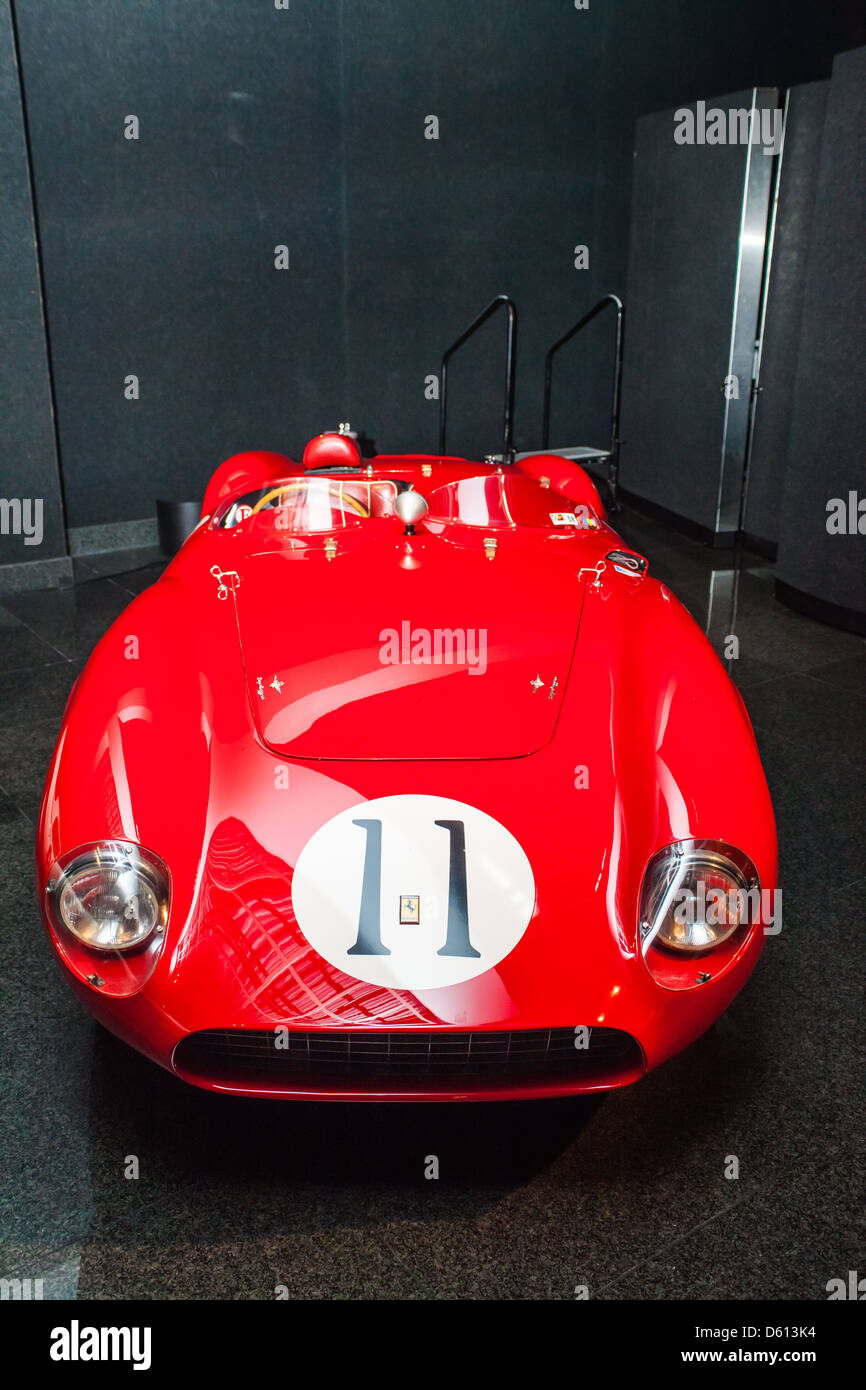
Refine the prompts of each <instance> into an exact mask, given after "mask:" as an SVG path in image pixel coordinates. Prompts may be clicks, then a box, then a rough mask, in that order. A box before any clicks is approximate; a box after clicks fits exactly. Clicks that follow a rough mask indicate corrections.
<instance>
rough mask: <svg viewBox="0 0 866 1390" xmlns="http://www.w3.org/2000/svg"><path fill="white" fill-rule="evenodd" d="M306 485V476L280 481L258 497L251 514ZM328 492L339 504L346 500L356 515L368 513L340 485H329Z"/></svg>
mask: <svg viewBox="0 0 866 1390" xmlns="http://www.w3.org/2000/svg"><path fill="white" fill-rule="evenodd" d="M308 485H309V484H308V482H307V479H306V478H297V479H295V480H294V481H293V482H288V483H280V486H279V487H272V488H271V490H270V492H266V493H265V495H264V497H260V498H259V500H258V502H257V503H256V505H255V506H254V507H253V512H252V514H253V515H255V513H256V512H260V511H261V510H262V508H263V507H266V506H267V504H268V502H272V501H273V499H274V498H275V497H279V496H280V495H281V493H284V492H297V491H298V490H299V489H301V488H306V487H308ZM328 492H329V494H330V495H331V496H332V497H336V498H337V500H338V501H339V502H340V504H341V505H342V504H343V503H344V502H348V504H349V506H350V507H352V508H353V510H354V511H355V512H357V514H358V516H364V517H368V516H369V515H370V508H369V507H365V506H364V504H363V502H359V501H358V499H357V497H352V496H351V495H350V494H349V493H347V492H343V490H342V488H341V487H339V486H329V487H328Z"/></svg>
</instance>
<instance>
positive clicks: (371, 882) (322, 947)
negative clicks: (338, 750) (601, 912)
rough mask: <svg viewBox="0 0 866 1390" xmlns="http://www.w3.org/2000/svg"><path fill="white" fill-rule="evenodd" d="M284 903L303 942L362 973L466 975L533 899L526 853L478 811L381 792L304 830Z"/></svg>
mask: <svg viewBox="0 0 866 1390" xmlns="http://www.w3.org/2000/svg"><path fill="white" fill-rule="evenodd" d="M292 904H293V907H294V910H295V918H296V920H297V923H298V926H299V927H300V929H301V931H302V932H303V934H304V936H305V937H306V938H307V940H308V941H309V943H310V945H311V946H313V947H314V948H315V950H316V951H318V953H319V955H321V956H324V958H325V960H327V961H330V963H331V965H335V966H337V968H338V969H339V970H344V971H345V972H346V973H347V974H348V975H354V976H355V978H356V979H358V980H365V981H366V982H367V983H368V984H372V985H385V986H389V987H390V988H392V989H410V990H420V989H434V988H436V987H437V986H442V985H455V984H460V983H461V982H462V981H463V980H472V979H474V978H475V976H476V975H482V974H483V973H484V971H485V970H490V969H491V968H492V967H493V966H494V965H498V964H499V962H500V961H501V960H503V959H504V957H505V956H507V955H508V954H509V952H511V951H513V950H514V947H515V946H516V945H517V943H518V941H519V940H520V938H521V937H522V936H523V933H524V932H525V931H526V928H527V926H528V925H529V921H530V918H531V917H532V912H533V909H534V906H535V881H534V879H533V876H532V869H531V868H530V864H529V860H528V859H527V857H526V855H525V854H524V852H523V850H522V849H521V847H520V845H519V844H518V842H517V840H515V838H514V836H513V835H512V834H511V833H510V831H508V830H506V829H505V827H504V826H502V825H500V824H499V822H498V821H495V820H494V819H493V817H492V816H488V815H487V814H486V813H485V812H484V811H479V810H476V808H475V807H474V806H467V805H466V804H465V803H464V802H462V801H451V800H449V799H448V798H447V797H441V796H383V797H380V798H378V799H377V800H374V801H364V802H362V803H361V804H360V805H359V806H353V807H351V808H350V809H349V810H348V811H341V812H340V814H339V815H337V816H334V818H333V820H329V821H327V822H326V824H325V825H323V826H321V827H320V828H319V829H318V830H317V831H316V833H315V834H314V835H313V836H312V837H311V838H310V839H309V840H308V841H307V843H306V844H305V845H304V848H303V849H302V850H301V853H300V855H299V856H298V862H297V864H296V865H295V872H294V875H293V877H292Z"/></svg>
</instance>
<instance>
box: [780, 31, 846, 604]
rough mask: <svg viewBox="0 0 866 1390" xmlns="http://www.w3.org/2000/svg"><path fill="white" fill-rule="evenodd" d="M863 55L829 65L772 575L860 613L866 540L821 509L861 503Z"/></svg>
mask: <svg viewBox="0 0 866 1390" xmlns="http://www.w3.org/2000/svg"><path fill="white" fill-rule="evenodd" d="M864 188H866V48H861V49H858V50H856V51H855V52H852V53H843V54H841V55H840V57H839V58H837V60H836V62H835V63H834V65H833V78H832V82H831V85H830V91H829V95H828V98H827V115H826V120H825V123H824V133H823V140H822V145H821V164H820V172H819V175H818V192H817V197H816V200H815V214H814V218H813V222H812V234H811V240H810V246H809V256H808V262H807V265H806V283H805V289H804V296H803V312H802V321H801V337H800V351H799V356H798V359H797V369H796V379H795V383H794V393H793V412H792V416H791V430H790V435H789V438H788V457H787V467H786V474H785V491H784V497H783V502H782V514H781V519H780V527H779V532H780V535H779V557H778V568H777V574H778V577H779V579H780V580H781V581H782V582H783V583H784V584H787V585H789V586H790V587H791V588H793V589H796V590H798V591H800V592H801V593H805V594H808V595H811V596H813V597H815V598H818V599H820V600H823V601H824V602H825V603H829V604H834V605H836V606H838V607H841V608H848V609H851V610H855V611H857V612H859V613H861V614H866V537H864V536H863V535H860V534H857V533H856V532H855V533H854V534H843V535H833V534H830V533H828V530H827V516H828V514H827V502H828V501H829V500H830V499H832V498H844V499H846V500H847V498H848V494H849V492H851V491H855V492H857V493H858V496H859V498H860V499H866V453H864V437H866V411H864V394H863V389H862V383H861V377H862V369H863V363H864V361H866V257H864V254H863V247H864V245H866V194H864Z"/></svg>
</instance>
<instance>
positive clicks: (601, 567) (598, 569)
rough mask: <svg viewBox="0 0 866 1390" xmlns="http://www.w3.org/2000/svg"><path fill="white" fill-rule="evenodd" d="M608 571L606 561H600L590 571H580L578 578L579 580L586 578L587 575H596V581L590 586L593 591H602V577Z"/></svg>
mask: <svg viewBox="0 0 866 1390" xmlns="http://www.w3.org/2000/svg"><path fill="white" fill-rule="evenodd" d="M606 569H607V565H606V564H605V562H604V560H599V562H598V564H597V565H594V566H592V568H590V569H582V570H578V572H577V577H578V579H582V578H583V576H584V575H585V574H594V575H595V579H594V580H593V582H592V584H591V585H590V588H592V589H600V588H601V576H602V575H603V574H604V572H605V570H606Z"/></svg>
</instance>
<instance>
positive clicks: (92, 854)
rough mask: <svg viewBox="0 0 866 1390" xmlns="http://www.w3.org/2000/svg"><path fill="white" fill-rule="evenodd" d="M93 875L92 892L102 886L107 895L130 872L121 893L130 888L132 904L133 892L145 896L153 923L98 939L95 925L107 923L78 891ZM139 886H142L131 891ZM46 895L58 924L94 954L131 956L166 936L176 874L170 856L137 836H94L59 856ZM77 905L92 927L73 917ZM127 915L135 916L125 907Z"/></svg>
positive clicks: (135, 894) (53, 919)
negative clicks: (81, 925)
mask: <svg viewBox="0 0 866 1390" xmlns="http://www.w3.org/2000/svg"><path fill="white" fill-rule="evenodd" d="M88 875H89V876H90V878H91V880H92V882H91V883H90V884H89V885H88V886H89V888H90V890H91V894H92V895H95V894H97V893H100V892H101V893H102V894H103V895H104V894H105V893H106V892H107V891H109V890H110V888H111V887H114V886H116V885H117V884H118V883H121V880H122V878H123V876H125V875H127V876H129V881H128V882H127V883H126V884H123V885H122V886H121V888H120V894H121V895H122V894H127V898H126V908H127V909H128V908H129V905H130V902H131V899H132V897H135V898H136V900H138V898H139V897H140V896H144V898H145V902H146V905H147V911H148V915H149V917H150V919H151V920H150V922H149V925H147V926H146V927H145V929H144V930H141V931H138V932H137V933H135V934H131V933H130V935H129V939H127V940H124V939H115V940H112V941H99V940H97V939H95V933H94V931H93V927H95V928H96V930H97V931H98V929H99V927H100V925H101V924H100V923H99V922H98V921H97V920H96V919H94V918H93V917H91V916H90V915H89V913H88V912H87V908H86V904H85V903H84V902H83V901H82V898H81V897H80V896H79V894H78V892H77V889H78V888H80V887H81V886H82V884H83V883H86V880H87V877H88ZM100 876H101V877H102V884H101V886H100ZM112 876H114V877H112ZM133 887H134V888H136V889H138V890H140V891H139V892H137V893H133V894H131V895H130V889H132V888H133ZM45 897H46V904H47V909H48V912H49V915H50V918H51V921H52V924H53V925H54V927H55V929H56V930H58V931H59V932H61V933H63V935H64V936H65V937H66V938H67V939H68V940H69V941H70V942H74V943H75V944H76V945H77V946H78V947H82V948H83V949H84V950H85V951H88V952H90V953H92V955H93V956H94V958H103V959H104V958H106V957H110V956H129V955H133V954H136V953H140V952H144V951H147V950H148V949H151V948H153V947H154V945H155V944H156V943H160V942H161V940H162V938H163V936H164V933H165V929H166V925H167V922H168V908H169V901H170V897H171V879H170V875H169V871H168V867H167V865H166V864H165V862H164V860H162V859H161V858H160V856H159V855H158V854H155V853H154V852H153V851H152V850H149V849H146V848H145V847H144V846H143V845H140V844H137V843H136V842H135V841H132V840H123V839H118V838H112V839H106V840H92V841H88V842H87V843H86V844H82V845H77V846H76V847H75V848H74V849H71V850H68V851H67V852H66V853H64V854H62V855H60V856H59V858H58V859H56V860H55V861H54V863H53V864H52V866H51V870H50V872H49V874H48V878H47V880H46V884H45ZM76 905H77V907H78V908H80V909H81V916H82V917H84V916H87V917H88V919H89V922H90V929H85V930H80V929H78V928H77V927H76V924H75V922H74V920H72V919H73V917H74V909H75V907H76ZM124 916H128V917H129V918H130V920H132V914H131V913H129V911H128V910H124Z"/></svg>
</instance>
